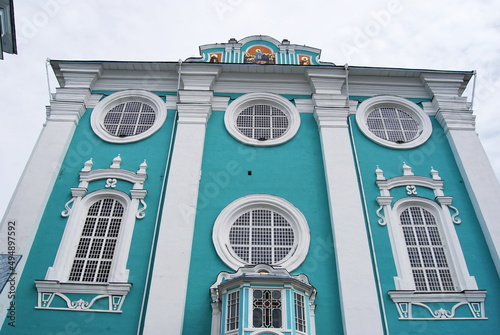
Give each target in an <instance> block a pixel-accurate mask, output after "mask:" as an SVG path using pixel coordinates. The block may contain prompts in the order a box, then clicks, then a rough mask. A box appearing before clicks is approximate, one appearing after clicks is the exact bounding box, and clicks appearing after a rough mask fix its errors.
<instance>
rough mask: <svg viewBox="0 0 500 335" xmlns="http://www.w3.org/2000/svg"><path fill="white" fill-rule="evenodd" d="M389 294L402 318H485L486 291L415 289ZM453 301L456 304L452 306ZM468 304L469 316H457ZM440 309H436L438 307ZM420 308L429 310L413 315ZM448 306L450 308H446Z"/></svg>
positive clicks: (390, 292)
mask: <svg viewBox="0 0 500 335" xmlns="http://www.w3.org/2000/svg"><path fill="white" fill-rule="evenodd" d="M388 293H389V296H390V297H391V299H392V301H393V302H394V303H395V304H396V307H397V309H398V313H399V319H400V320H485V319H487V318H486V315H485V309H484V301H485V298H486V291H482V290H466V291H463V292H451V293H418V292H415V291H413V290H404V291H389V292H388ZM451 303H454V305H453V306H452V307H451V308H450V307H449V306H451ZM464 305H467V307H468V308H466V310H467V311H469V313H470V314H469V316H465V317H464V316H461V317H456V314H455V312H456V310H457V308H459V307H461V306H464ZM438 307H439V309H436V308H438ZM415 308H420V309H421V310H422V308H423V310H424V311H427V315H428V316H427V317H424V316H422V312H420V313H416V315H415V316H414V315H413V310H414V309H415ZM445 308H448V309H449V310H447V309H445Z"/></svg>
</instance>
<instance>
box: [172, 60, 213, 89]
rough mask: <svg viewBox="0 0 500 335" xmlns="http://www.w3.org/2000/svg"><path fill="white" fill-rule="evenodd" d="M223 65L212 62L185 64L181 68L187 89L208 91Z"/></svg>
mask: <svg viewBox="0 0 500 335" xmlns="http://www.w3.org/2000/svg"><path fill="white" fill-rule="evenodd" d="M221 70H222V67H220V66H217V65H214V64H210V65H208V66H207V64H204V65H201V64H183V65H182V68H181V70H180V73H181V79H182V83H183V84H184V89H185V90H203V91H208V90H210V89H211V88H212V84H213V83H214V81H215V79H216V78H217V77H218V76H219V74H220V72H221Z"/></svg>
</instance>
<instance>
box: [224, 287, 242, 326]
mask: <svg viewBox="0 0 500 335" xmlns="http://www.w3.org/2000/svg"><path fill="white" fill-rule="evenodd" d="M239 307H240V292H239V291H236V292H232V293H229V294H228V295H227V320H226V330H228V331H229V330H235V329H238V327H239V317H240V316H239Z"/></svg>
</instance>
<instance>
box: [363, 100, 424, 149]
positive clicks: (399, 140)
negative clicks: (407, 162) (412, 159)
mask: <svg viewBox="0 0 500 335" xmlns="http://www.w3.org/2000/svg"><path fill="white" fill-rule="evenodd" d="M356 122H357V124H358V126H359V128H360V129H361V131H362V132H363V133H364V134H365V135H366V136H367V137H368V138H370V139H371V140H373V141H374V142H377V143H379V144H381V145H384V146H386V147H390V148H394V149H409V148H414V147H416V146H419V145H421V144H422V143H424V142H425V141H427V139H428V138H429V137H430V135H431V133H432V125H431V122H430V120H429V117H428V116H427V115H426V114H425V112H424V111H423V110H422V109H421V108H420V107H419V106H417V105H416V104H415V103H413V102H411V101H409V100H407V99H403V98H399V97H394V96H377V97H373V98H370V99H367V100H365V101H363V102H362V103H361V104H360V105H359V107H358V109H357V111H356Z"/></svg>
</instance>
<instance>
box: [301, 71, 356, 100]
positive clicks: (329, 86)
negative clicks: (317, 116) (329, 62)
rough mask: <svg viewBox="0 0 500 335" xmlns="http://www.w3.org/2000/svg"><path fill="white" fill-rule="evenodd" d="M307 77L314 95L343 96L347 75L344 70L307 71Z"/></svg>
mask: <svg viewBox="0 0 500 335" xmlns="http://www.w3.org/2000/svg"><path fill="white" fill-rule="evenodd" d="M305 73H306V77H307V78H308V79H309V83H310V85H311V87H312V88H313V92H314V93H320V94H341V90H342V86H343V85H344V83H345V78H346V73H345V71H344V70H343V69H316V68H308V69H306V72H305Z"/></svg>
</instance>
